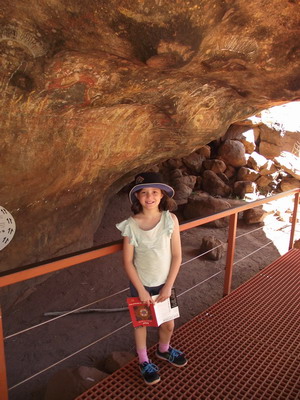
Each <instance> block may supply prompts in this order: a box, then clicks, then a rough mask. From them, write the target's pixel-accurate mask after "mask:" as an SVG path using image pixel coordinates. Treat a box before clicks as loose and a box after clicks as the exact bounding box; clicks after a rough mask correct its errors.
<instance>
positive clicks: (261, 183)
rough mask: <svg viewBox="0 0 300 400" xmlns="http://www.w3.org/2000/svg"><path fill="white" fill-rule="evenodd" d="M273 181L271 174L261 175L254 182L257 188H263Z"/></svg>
mask: <svg viewBox="0 0 300 400" xmlns="http://www.w3.org/2000/svg"><path fill="white" fill-rule="evenodd" d="M272 182H273V177H272V175H263V176H261V177H260V178H258V179H257V180H256V181H255V183H256V184H257V186H258V187H259V188H264V187H267V186H269V185H270V183H272Z"/></svg>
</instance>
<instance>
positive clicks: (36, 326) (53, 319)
mask: <svg viewBox="0 0 300 400" xmlns="http://www.w3.org/2000/svg"><path fill="white" fill-rule="evenodd" d="M128 289H129V288H126V289H122V290H120V291H119V292H117V293H114V294H111V295H110V296H106V297H103V298H102V299H98V300H96V301H93V302H92V303H89V304H85V305H84V306H81V307H79V308H76V309H75V310H72V311H68V312H66V313H65V314H63V315H59V316H58V317H55V318H52V319H50V320H48V321H44V322H41V323H40V324H36V325H33V326H31V327H29V328H26V329H23V330H22V331H19V332H16V333H12V334H11V335H8V336H5V337H4V340H7V339H10V338H12V337H14V336H17V335H20V334H21V333H25V332H28V331H31V330H32V329H35V328H38V327H39V326H42V325H46V324H49V323H51V322H54V321H56V320H57V319H59V318H63V317H65V316H66V315H69V314H72V313H73V312H76V311H79V310H82V309H83V308H85V307H89V306H91V305H93V304H95V303H98V302H100V301H103V300H107V299H110V298H111V297H113V296H116V295H118V294H120V293H123V292H125V291H126V290H128Z"/></svg>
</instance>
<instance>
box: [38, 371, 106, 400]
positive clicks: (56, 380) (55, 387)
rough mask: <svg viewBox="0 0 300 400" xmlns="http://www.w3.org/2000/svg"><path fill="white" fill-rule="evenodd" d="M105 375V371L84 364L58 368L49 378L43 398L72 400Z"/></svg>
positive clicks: (48, 399)
mask: <svg viewBox="0 0 300 400" xmlns="http://www.w3.org/2000/svg"><path fill="white" fill-rule="evenodd" d="M107 376H108V374H106V373H105V372H102V371H100V370H98V369H96V368H92V367H85V366H81V367H78V368H66V369H63V370H60V371H58V372H56V373H55V374H54V375H53V376H52V377H51V378H50V380H49V382H48V384H47V387H46V393H45V397H44V400H58V399H59V400H74V399H75V398H76V397H78V396H79V395H80V394H81V393H83V392H85V391H86V390H88V389H89V388H90V387H92V386H94V385H96V383H97V382H99V381H101V380H102V379H104V378H105V377H107Z"/></svg>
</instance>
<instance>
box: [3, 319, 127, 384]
mask: <svg viewBox="0 0 300 400" xmlns="http://www.w3.org/2000/svg"><path fill="white" fill-rule="evenodd" d="M129 325H131V322H128V323H127V324H125V325H122V326H120V328H118V329H116V330H114V331H113V332H110V333H108V334H107V335H105V336H102V337H101V338H99V339H97V340H95V341H94V342H92V343H90V344H88V345H86V346H84V347H82V348H81V349H79V350H77V351H75V352H74V353H72V354H69V355H68V356H67V357H64V358H62V359H61V360H59V361H57V362H56V363H54V364H51V365H49V366H48V367H47V368H44V369H43V370H41V371H39V372H37V373H36V374H34V375H31V376H29V377H28V378H26V379H24V380H23V381H21V382H18V383H16V384H15V385H13V386H11V387H10V388H8V390H12V389H15V388H16V387H18V386H20V385H22V384H23V383H25V382H28V381H30V380H31V379H33V378H35V377H37V376H39V375H40V374H42V373H43V372H46V371H48V370H49V369H51V368H53V367H55V366H56V365H58V364H61V363H62V362H64V361H66V360H68V359H69V358H71V357H73V356H74V355H76V354H78V353H80V352H81V351H83V350H86V349H88V348H89V347H91V346H94V345H95V344H96V343H99V342H101V341H102V340H104V339H106V338H108V337H109V336H111V335H113V334H115V333H117V332H118V331H120V330H121V329H124V328H126V327H127V326H129Z"/></svg>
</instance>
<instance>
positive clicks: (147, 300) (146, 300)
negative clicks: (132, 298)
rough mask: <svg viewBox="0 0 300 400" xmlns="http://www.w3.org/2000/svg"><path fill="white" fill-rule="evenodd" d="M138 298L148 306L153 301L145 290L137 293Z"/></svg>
mask: <svg viewBox="0 0 300 400" xmlns="http://www.w3.org/2000/svg"><path fill="white" fill-rule="evenodd" d="M139 298H140V300H141V302H142V303H145V304H147V306H150V304H151V303H152V304H154V301H153V299H152V297H151V296H150V294H149V292H147V290H144V291H143V292H141V293H139Z"/></svg>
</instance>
